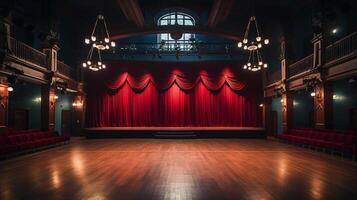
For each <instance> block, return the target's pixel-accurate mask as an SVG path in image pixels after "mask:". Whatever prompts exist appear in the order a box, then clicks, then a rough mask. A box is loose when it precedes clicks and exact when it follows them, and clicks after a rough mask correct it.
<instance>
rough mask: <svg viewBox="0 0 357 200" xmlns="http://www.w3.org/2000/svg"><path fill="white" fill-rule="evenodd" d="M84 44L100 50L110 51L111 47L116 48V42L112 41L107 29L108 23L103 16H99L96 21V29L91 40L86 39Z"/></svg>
mask: <svg viewBox="0 0 357 200" xmlns="http://www.w3.org/2000/svg"><path fill="white" fill-rule="evenodd" d="M84 42H85V43H86V44H88V45H92V46H93V47H95V48H97V49H99V50H105V49H110V47H115V42H114V41H110V37H109V32H108V29H107V23H106V22H105V19H104V16H103V15H98V16H97V20H96V21H95V24H94V28H93V30H92V34H91V36H90V38H85V39H84Z"/></svg>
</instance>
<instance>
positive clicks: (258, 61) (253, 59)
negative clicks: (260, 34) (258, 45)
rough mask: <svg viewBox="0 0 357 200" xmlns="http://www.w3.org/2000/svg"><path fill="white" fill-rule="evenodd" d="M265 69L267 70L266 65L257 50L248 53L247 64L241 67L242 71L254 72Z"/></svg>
mask: <svg viewBox="0 0 357 200" xmlns="http://www.w3.org/2000/svg"><path fill="white" fill-rule="evenodd" d="M265 68H268V64H267V63H263V59H262V56H261V54H260V52H259V51H258V50H253V51H249V58H248V62H247V64H245V65H244V66H243V69H247V70H249V71H253V72H256V71H260V70H262V69H265Z"/></svg>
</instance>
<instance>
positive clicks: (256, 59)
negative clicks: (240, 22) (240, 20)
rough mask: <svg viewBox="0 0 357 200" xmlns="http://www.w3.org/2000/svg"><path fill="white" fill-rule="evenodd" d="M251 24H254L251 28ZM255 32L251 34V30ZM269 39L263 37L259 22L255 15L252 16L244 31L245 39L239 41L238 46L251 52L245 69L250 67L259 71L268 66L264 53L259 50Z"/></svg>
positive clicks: (251, 69)
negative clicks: (264, 59) (263, 56)
mask: <svg viewBox="0 0 357 200" xmlns="http://www.w3.org/2000/svg"><path fill="white" fill-rule="evenodd" d="M251 26H254V27H253V28H251ZM254 28H255V34H254V33H253V35H249V34H250V32H252V31H254V30H253V29H254ZM268 44H269V39H267V38H265V39H263V37H262V35H261V34H260V32H259V28H258V23H257V20H256V18H255V16H252V17H250V19H249V22H248V25H247V28H246V30H245V33H244V37H243V41H240V42H238V47H239V48H243V49H244V50H246V51H248V52H249V58H248V62H247V63H246V64H245V65H244V66H243V69H248V70H250V71H254V72H255V71H259V70H261V69H262V68H268V64H267V63H264V62H263V59H262V55H261V53H260V51H259V49H261V48H262V47H263V45H268Z"/></svg>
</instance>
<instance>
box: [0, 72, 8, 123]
mask: <svg viewBox="0 0 357 200" xmlns="http://www.w3.org/2000/svg"><path fill="white" fill-rule="evenodd" d="M8 103H9V91H8V84H7V78H6V77H0V127H5V126H7V125H8V119H7V114H8Z"/></svg>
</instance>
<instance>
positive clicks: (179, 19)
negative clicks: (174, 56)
mask: <svg viewBox="0 0 357 200" xmlns="http://www.w3.org/2000/svg"><path fill="white" fill-rule="evenodd" d="M157 25H158V26H174V25H180V26H194V25H195V19H194V18H193V17H192V16H190V15H188V14H186V13H183V12H170V13H167V14H165V15H163V16H161V17H160V18H159V20H158V22H157ZM191 38H195V34H192V33H183V34H182V36H181V38H179V39H178V40H175V39H173V38H172V37H171V34H170V33H161V34H158V36H157V41H158V43H161V42H162V41H164V42H165V46H164V49H166V50H174V49H175V48H176V47H179V49H180V51H188V50H190V48H191V43H192V42H191V40H192V39H191ZM190 39H191V40H190Z"/></svg>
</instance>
